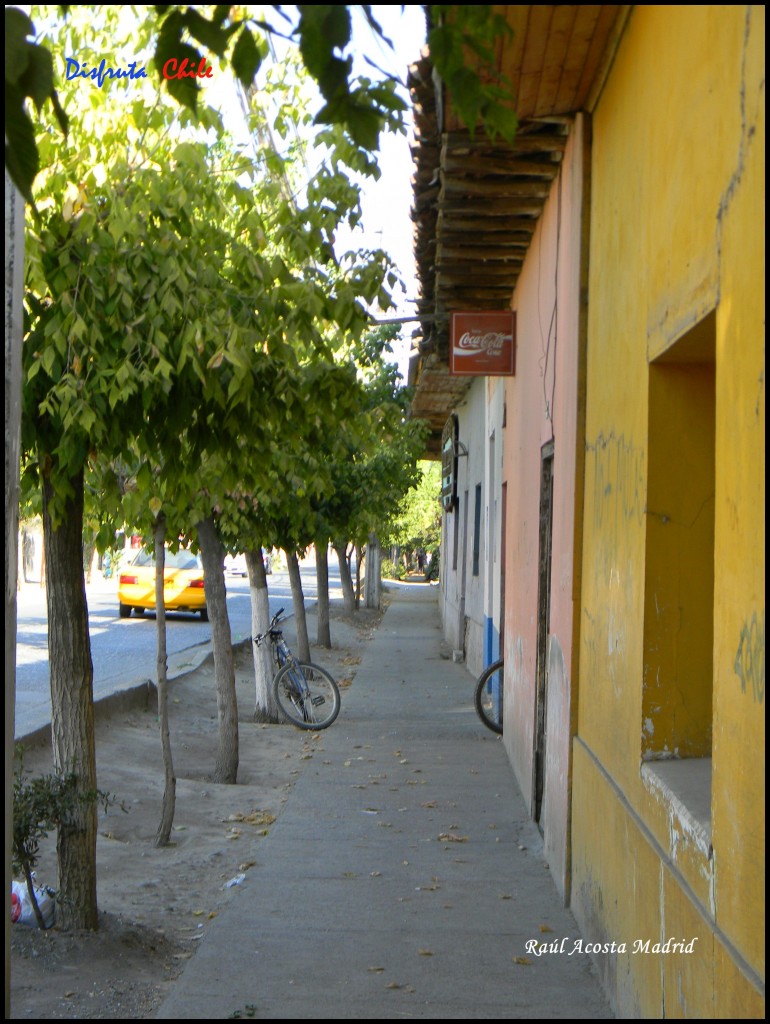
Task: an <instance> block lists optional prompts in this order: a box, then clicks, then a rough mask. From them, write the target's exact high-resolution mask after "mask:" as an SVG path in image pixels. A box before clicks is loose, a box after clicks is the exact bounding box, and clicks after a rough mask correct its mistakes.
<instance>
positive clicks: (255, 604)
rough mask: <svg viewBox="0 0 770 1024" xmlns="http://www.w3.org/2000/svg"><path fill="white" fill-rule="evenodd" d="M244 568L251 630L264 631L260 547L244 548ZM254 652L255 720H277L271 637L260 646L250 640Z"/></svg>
mask: <svg viewBox="0 0 770 1024" xmlns="http://www.w3.org/2000/svg"><path fill="white" fill-rule="evenodd" d="M245 554H246V568H247V569H248V570H249V592H250V594H251V634H252V636H257V634H258V633H266V632H267V627H268V626H269V625H270V602H269V595H268V592H267V575H266V573H265V562H264V559H263V558H262V549H261V548H256V549H255V550H254V551H248V550H247V551H246V552H245ZM251 650H252V653H253V655H254V679H255V687H256V701H255V704H254V721H255V722H272V723H276V722H278V721H280V718H279V714H278V707H277V705H276V703H275V698H274V697H273V658H272V653H271V650H270V641H269V640H266V641H265V642H264V643H263V644H261V645H260V646H259V647H257V645H256V644H255V643H252V645H251Z"/></svg>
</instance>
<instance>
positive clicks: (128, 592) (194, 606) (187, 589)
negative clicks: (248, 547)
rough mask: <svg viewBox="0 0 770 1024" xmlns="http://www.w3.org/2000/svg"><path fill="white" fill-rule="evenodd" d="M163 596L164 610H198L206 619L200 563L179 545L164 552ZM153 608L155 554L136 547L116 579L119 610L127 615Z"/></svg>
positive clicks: (122, 616) (206, 620) (121, 613)
mask: <svg viewBox="0 0 770 1024" xmlns="http://www.w3.org/2000/svg"><path fill="white" fill-rule="evenodd" d="M163 575H164V585H163V600H164V602H165V605H166V611H169V612H198V613H199V614H200V617H201V619H203V621H204V622H208V617H209V615H208V611H207V609H206V592H205V590H204V589H203V566H202V565H201V560H200V558H199V557H198V556H197V555H194V554H193V553H192V552H191V551H185V550H184V549H183V548H180V549H179V551H167V552H166V565H165V572H164V574H163ZM154 608H155V555H154V554H153V553H152V552H151V551H144V550H142V551H139V552H138V553H137V555H136V557H135V558H134V559H132V561H131V562H130V563H129V565H128V566H127V567H126V568H125V569H123V570H121V573H120V578H119V580H118V610H119V612H120V617H121V619H127V618H128V617H129V615H130V614H131V611H132V609H134V610H135V611H136V612H137V614H138V615H142V614H144V611H145V609H150V610H152V609H154Z"/></svg>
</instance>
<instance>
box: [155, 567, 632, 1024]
mask: <svg viewBox="0 0 770 1024" xmlns="http://www.w3.org/2000/svg"><path fill="white" fill-rule="evenodd" d="M389 593H390V597H391V598H392V603H391V605H390V607H389V608H388V611H387V612H386V615H385V617H384V619H383V621H382V624H381V625H380V628H379V630H378V631H377V633H376V634H375V636H374V637H373V639H372V640H371V642H370V643H369V644H368V646H367V649H366V654H365V656H364V659H363V661H362V663H361V665H360V666H359V669H358V672H357V674H356V679H355V682H354V684H353V686H352V688H351V689H350V690H347V691H345V693H344V695H343V705H342V711H341V713H340V717H339V718H338V720H337V722H336V723H335V724H334V725H333V726H332V727H331V728H330V729H329V730H328V732H324V733H322V734H320V736H319V739H318V741H317V742H318V744H319V748H320V749H319V750H318V752H317V753H316V755H315V756H314V757H313V758H312V760H311V761H310V762H309V763H308V766H307V767H306V769H305V771H304V772H303V774H302V775H301V776H300V778H299V780H298V782H297V783H296V786H295V789H294V791H293V792H292V794H291V796H290V798H289V800H288V802H287V804H286V807H285V809H284V811H283V813H282V814H281V816H280V818H279V819H278V821H277V822H276V824H275V825H274V826H273V828H272V830H271V833H270V835H269V836H268V837H267V839H265V840H263V842H262V845H260V857H259V861H258V863H257V865H256V866H255V867H253V868H252V869H251V870H250V871H249V872H248V876H247V881H246V883H245V884H244V885H243V887H242V889H240V890H239V899H238V900H233V901H231V902H230V903H228V905H227V906H226V907H225V908H224V909H223V911H222V912H221V913H220V915H219V917H217V918H216V919H215V920H214V921H213V922H212V924H211V927H210V929H209V931H208V933H207V935H206V937H205V939H204V940H203V942H202V944H201V947H200V949H199V950H198V952H197V954H196V956H195V957H194V959H193V960H191V961H190V963H189V964H188V966H187V968H186V970H185V972H184V973H183V975H182V976H181V977H180V979H179V980H178V982H177V983H176V986H175V988H174V990H173V992H172V994H171V995H170V997H169V998H168V999H167V1000H166V1001H165V1003H164V1004H163V1005H162V1007H161V1009H160V1011H159V1012H158V1014H157V1017H158V1018H159V1019H175V1018H178V1019H185V1018H188V1019H199V1020H203V1019H226V1018H231V1017H234V1016H238V1017H243V1018H245V1017H254V1018H257V1019H259V1018H262V1019H292V1018H294V1019H305V1020H307V1019H397V1018H400V1017H421V1018H430V1019H434V1018H436V1019H437V1018H448V1019H454V1020H463V1019H466V1020H467V1019H487V1020H489V1019H495V1018H513V1019H530V1018H556V1019H558V1018H564V1019H568V1018H609V1017H612V1013H611V1012H610V1009H609V1007H608V1005H607V1003H606V1001H605V999H604V997H603V995H602V992H601V990H600V986H599V983H598V980H597V977H596V973H595V971H594V970H593V968H592V966H591V964H590V962H589V959H588V957H587V956H586V955H584V954H582V953H575V954H574V955H567V951H570V950H572V948H573V944H574V941H575V940H576V939H577V938H579V932H578V931H577V928H576V925H575V922H574V920H573V918H572V916H571V914H570V913H569V912H568V911H567V910H565V909H564V907H563V906H562V901H561V898H560V897H559V895H558V894H557V892H556V889H555V887H554V885H553V882H552V880H551V876H550V874H549V872H548V870H547V867H546V865H545V863H544V861H543V856H542V843H541V840H540V834H539V832H538V830H537V828H536V826H535V825H534V823H533V822H532V821H531V820H530V818H529V815H528V814H527V812H526V810H525V807H524V804H523V802H522V800H521V797H520V796H519V794H518V791H517V790H516V788H515V784H514V780H513V774H512V772H511V769H510V766H509V763H508V760H507V757H506V755H505V751H504V748H503V745H502V742H501V740H500V739H499V738H498V737H496V736H494V735H493V734H492V733H491V732H488V731H487V730H485V729H484V727H483V726H482V725H481V723H480V722H479V721H478V720H477V718H476V715H475V712H474V710H473V702H472V696H473V691H472V685H473V684H472V680H471V678H470V676H469V675H468V672H467V670H466V669H465V667H464V666H462V665H456V664H453V663H452V662H451V661H449V660H446V659H445V658H442V657H441V632H440V629H439V624H438V610H437V606H436V590H435V589H434V588H432V587H429V586H425V585H422V586H421V585H414V584H413V585H408V584H407V585H404V586H402V587H399V588H397V589H393V590H390V592H389ZM530 939H535V940H537V942H538V943H540V942H543V941H548V942H553V941H554V940H558V941H559V942H561V940H562V939H566V940H567V941H566V942H565V943H564V948H565V952H564V953H563V954H552V955H549V956H542V957H540V958H537V957H535V956H533V955H532V954H531V953H530V952H528V950H527V946H526V943H527V940H530Z"/></svg>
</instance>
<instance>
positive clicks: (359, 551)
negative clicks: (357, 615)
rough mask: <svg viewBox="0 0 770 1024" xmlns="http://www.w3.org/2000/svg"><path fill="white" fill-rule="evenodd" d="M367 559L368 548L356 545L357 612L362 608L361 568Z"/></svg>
mask: <svg viewBox="0 0 770 1024" xmlns="http://www.w3.org/2000/svg"><path fill="white" fill-rule="evenodd" d="M365 557H366V548H365V547H363V546H362V545H361V544H356V611H358V609H359V608H360V607H361V566H362V565H363V564H364V558H365Z"/></svg>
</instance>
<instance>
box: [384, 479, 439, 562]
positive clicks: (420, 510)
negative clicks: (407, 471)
mask: <svg viewBox="0 0 770 1024" xmlns="http://www.w3.org/2000/svg"><path fill="white" fill-rule="evenodd" d="M419 471H420V476H419V479H418V481H417V482H416V483H415V485H414V486H413V487H412V488H410V489H409V491H408V492H407V493H406V494H405V495H404V497H403V500H402V501H401V502H400V504H399V506H398V508H397V509H396V511H395V514H394V515H393V516H392V518H391V520H390V523H389V524H388V528H387V530H386V531H385V532H384V534H383V540H384V541H385V542H386V543H388V544H392V545H394V546H397V547H400V548H403V549H404V550H405V551H407V552H408V553H409V554H411V553H412V552H414V551H417V550H418V549H422V550H423V551H425V552H429V553H430V554H431V556H432V557H433V558H435V557H437V555H438V550H439V545H440V542H441V506H440V504H439V500H438V499H439V495H440V493H441V466H440V464H439V463H438V462H421V463H420V464H419Z"/></svg>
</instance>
